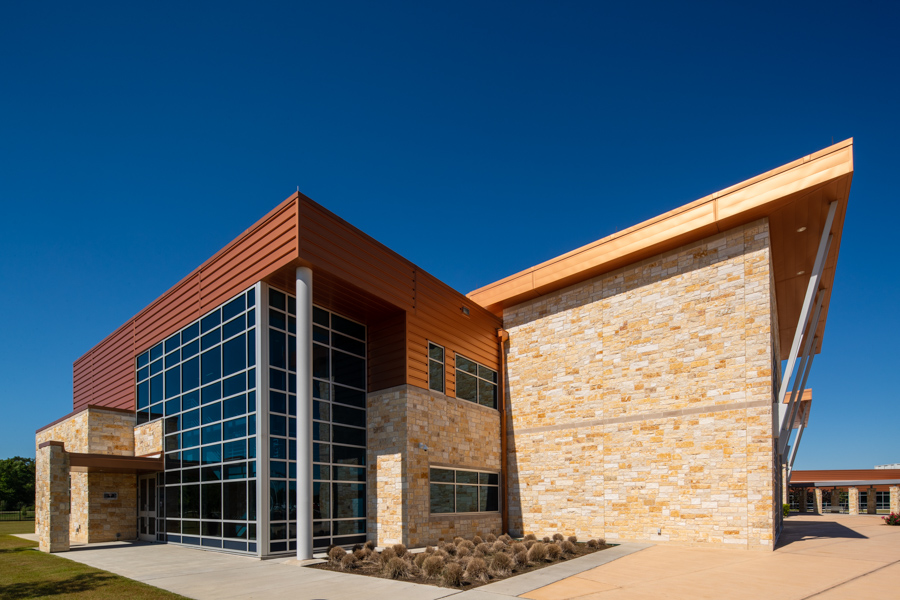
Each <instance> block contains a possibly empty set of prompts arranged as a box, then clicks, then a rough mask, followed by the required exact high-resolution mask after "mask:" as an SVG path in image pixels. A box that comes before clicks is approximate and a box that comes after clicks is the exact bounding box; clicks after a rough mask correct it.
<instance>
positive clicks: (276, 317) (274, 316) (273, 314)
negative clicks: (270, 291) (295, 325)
mask: <svg viewBox="0 0 900 600" xmlns="http://www.w3.org/2000/svg"><path fill="white" fill-rule="evenodd" d="M269 327H275V328H278V329H282V330H286V329H287V319H286V317H285V315H284V313H283V312H281V311H278V310H273V309H271V308H270V309H269Z"/></svg>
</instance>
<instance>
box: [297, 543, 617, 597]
mask: <svg viewBox="0 0 900 600" xmlns="http://www.w3.org/2000/svg"><path fill="white" fill-rule="evenodd" d="M607 548H612V546H610V545H605V544H601V545H600V546H599V547H598V548H589V547H588V546H587V544H585V543H583V542H578V543H576V544H575V553H574V554H569V555H564V556H562V557H560V558H559V559H557V560H554V561H549V560H545V561H543V562H541V563H538V564H529V565H527V566H517V567H515V568H514V569H513V570H512V573H511V574H509V575H507V576H494V575H491V576H490V578H489V580H488V581H477V580H476V581H468V580H463V582H462V585H461V586H459V587H453V588H451V589H461V590H471V589H475V588H477V587H481V586H482V585H487V584H489V583H496V582H497V581H503V580H504V579H509V578H510V577H515V576H517V575H522V574H523V573H530V572H532V571H537V570H539V569H543V568H545V567H550V566H553V565H556V564H559V563H563V562H566V561H569V560H572V559H575V558H579V557H581V556H587V555H588V554H593V553H595V552H600V551H602V550H606V549H607ZM415 555H416V553H413V556H415ZM307 568H310V569H322V570H325V571H335V572H338V573H349V574H353V575H365V576H368V577H380V578H382V579H391V577H390V576H389V575H387V574H385V572H384V569H383V568H382V567H381V565H380V564H375V563H371V562H369V561H361V562H358V563H356V566H355V567H353V568H352V569H342V568H341V567H340V566H338V565H334V564H332V563H330V562H325V563H321V564H318V565H309V566H308V567H307ZM397 581H408V582H410V583H421V584H424V585H433V586H437V587H443V584H442V583H441V579H440V577H437V578H434V579H429V578H426V577H425V576H424V575H422V574H421V572H417V573H414V574H411V575H409V576H408V577H404V578H402V579H398V580H397Z"/></svg>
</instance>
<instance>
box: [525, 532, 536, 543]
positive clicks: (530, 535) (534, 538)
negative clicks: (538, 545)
mask: <svg viewBox="0 0 900 600" xmlns="http://www.w3.org/2000/svg"><path fill="white" fill-rule="evenodd" d="M528 540H534V541H537V536H536V535H534V534H533V533H529V534H528V535H526V536H525V541H526V542H527V541H528Z"/></svg>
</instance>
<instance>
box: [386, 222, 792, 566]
mask: <svg viewBox="0 0 900 600" xmlns="http://www.w3.org/2000/svg"><path fill="white" fill-rule="evenodd" d="M771 256H772V255H771V250H770V240H769V228H768V221H767V220H765V219H762V220H759V221H756V222H753V223H750V224H748V225H745V226H741V227H737V228H735V229H731V230H729V231H725V232H723V233H720V234H717V235H714V236H712V237H709V238H706V239H704V240H702V241H699V242H696V243H691V244H688V245H685V246H683V247H681V248H679V249H677V250H674V251H671V252H666V253H663V254H660V255H658V256H655V257H653V258H651V259H647V260H644V261H642V262H639V263H635V264H633V265H630V266H628V267H626V268H622V269H619V270H616V271H613V272H610V273H607V274H604V275H601V276H598V277H595V278H593V279H590V280H587V281H584V282H582V283H579V284H576V285H573V286H572V287H569V288H566V289H563V290H560V291H557V292H553V293H550V294H548V295H545V296H541V297H539V298H536V299H533V300H529V301H527V302H524V303H521V304H519V305H517V306H514V307H511V308H508V309H506V310H505V311H504V315H503V321H504V327H505V328H506V329H507V331H508V332H509V347H508V355H507V359H508V360H507V362H508V371H507V372H508V381H509V383H508V390H509V470H510V479H511V483H510V491H509V494H508V497H509V500H510V507H509V510H510V529H511V530H513V531H514V532H518V533H531V532H533V533H536V534H537V535H538V536H542V535H549V534H552V533H555V532H557V531H558V532H562V533H565V534H575V535H578V536H579V537H580V538H582V539H584V538H589V537H605V538H606V539H607V540H609V541H612V542H615V541H617V540H650V541H656V542H659V541H663V542H664V541H667V540H668V541H677V542H680V543H692V542H697V543H705V544H713V545H715V544H721V545H733V546H741V547H746V548H760V549H771V548H772V547H773V538H774V534H775V531H776V529H777V527H778V524H779V523H780V521H778V516H777V514H776V511H780V505H779V504H778V503H777V501H778V500H779V499H780V493H779V491H780V490H779V489H778V476H779V475H780V465H778V464H777V463H776V459H775V456H774V452H773V439H772V418H773V417H772V411H773V404H772V395H773V394H772V389H773V356H775V352H777V348H776V347H775V342H774V341H773V340H774V339H777V331H775V327H776V325H775V323H777V320H776V319H775V315H774V310H775V308H774V306H775V305H774V286H773V279H772V264H771ZM435 412H437V411H435ZM370 418H371V417H370ZM493 431H496V430H493ZM370 439H372V437H370Z"/></svg>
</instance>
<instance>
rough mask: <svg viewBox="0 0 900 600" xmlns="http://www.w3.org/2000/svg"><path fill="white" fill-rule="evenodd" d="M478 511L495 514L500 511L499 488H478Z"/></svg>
mask: <svg viewBox="0 0 900 600" xmlns="http://www.w3.org/2000/svg"><path fill="white" fill-rule="evenodd" d="M478 510H480V511H481V512H496V511H498V510H500V493H499V488H496V487H494V486H484V487H480V488H478Z"/></svg>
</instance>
